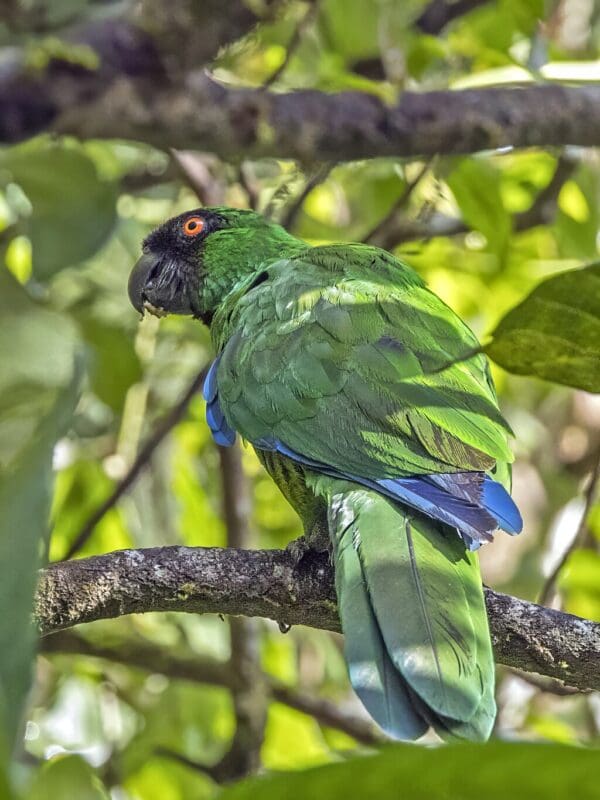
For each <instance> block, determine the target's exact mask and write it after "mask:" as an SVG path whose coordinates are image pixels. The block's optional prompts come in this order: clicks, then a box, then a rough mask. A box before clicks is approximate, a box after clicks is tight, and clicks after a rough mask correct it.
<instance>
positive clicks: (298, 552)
mask: <svg viewBox="0 0 600 800" xmlns="http://www.w3.org/2000/svg"><path fill="white" fill-rule="evenodd" d="M285 549H286V550H287V552H288V553H289V554H290V556H291V557H292V561H293V562H294V566H296V567H297V566H298V564H299V563H300V562H301V561H302V560H303V559H304V558H305V557H306V556H307V555H308V553H310V552H311V551H312V547H311V546H310V544H309V543H308V539H307V538H306V536H300V537H299V538H298V539H294V541H293V542H290V543H289V544H288V545H287V546H286V548H285Z"/></svg>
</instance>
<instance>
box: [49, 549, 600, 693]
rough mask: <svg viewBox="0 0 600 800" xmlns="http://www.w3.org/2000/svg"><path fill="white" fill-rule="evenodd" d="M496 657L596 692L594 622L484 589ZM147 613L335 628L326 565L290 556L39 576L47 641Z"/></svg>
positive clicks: (257, 554)
mask: <svg viewBox="0 0 600 800" xmlns="http://www.w3.org/2000/svg"><path fill="white" fill-rule="evenodd" d="M485 591H486V601H487V605H488V613H489V618H490V626H491V631H492V640H493V643H494V647H495V651H496V659H497V660H498V661H499V662H500V663H501V664H506V665H507V666H510V667H515V668H517V669H522V670H525V671H528V672H537V673H540V674H542V675H547V676H549V677H553V678H558V679H559V680H562V681H564V682H565V683H567V684H569V685H571V686H575V687H577V688H580V689H600V669H599V668H598V666H597V665H598V663H600V662H599V659H600V624H597V623H594V622H590V621H588V620H584V619H581V618H579V617H575V616H573V615H571V614H565V613H564V612H560V611H555V610H553V609H549V608H544V607H542V606H537V605H535V604H534V603H529V602H527V601H525V600H519V599H517V598H515V597H510V596H508V595H504V594H501V593H499V592H494V591H492V590H491V589H486V590H485ZM146 611H186V612H192V613H221V614H234V615H244V616H262V617H267V618H269V619H274V620H277V621H278V622H280V623H283V624H289V625H309V626H311V627H314V628H323V629H325V630H340V625H339V619H338V616H337V609H336V603H335V592H334V589H333V582H332V571H331V567H330V565H329V563H328V560H327V558H326V557H319V556H314V557H312V556H311V557H308V558H306V559H304V560H303V561H302V562H301V564H300V565H299V566H295V565H294V562H293V559H292V557H291V556H290V554H289V553H287V552H286V551H279V550H257V551H248V550H235V549H221V548H200V547H199V548H190V547H158V548H150V549H147V550H121V551H118V552H114V553H108V554H107V555H103V556H96V557H94V558H87V559H81V560H76V561H68V562H60V563H57V564H52V565H50V566H49V567H47V568H46V569H45V570H43V571H42V572H41V573H40V582H39V587H38V593H37V598H36V610H35V616H36V619H37V622H38V625H39V627H40V630H41V632H42V633H43V634H50V633H53V632H55V631H57V630H60V629H63V628H68V627H71V626H73V625H77V624H80V623H82V622H91V621H92V620H96V619H107V618H112V617H119V616H122V615H123V614H134V613H142V612H146Z"/></svg>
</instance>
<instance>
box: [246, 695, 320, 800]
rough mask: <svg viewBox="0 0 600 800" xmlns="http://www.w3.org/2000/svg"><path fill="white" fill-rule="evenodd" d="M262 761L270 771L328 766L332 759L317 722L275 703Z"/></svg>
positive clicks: (270, 716) (266, 733)
mask: <svg viewBox="0 0 600 800" xmlns="http://www.w3.org/2000/svg"><path fill="white" fill-rule="evenodd" d="M261 758H262V761H263V764H264V766H265V767H266V768H267V769H277V770H287V769H306V768H307V767H313V766H315V765H317V764H326V763H327V762H329V761H331V758H332V756H331V752H330V750H329V748H328V747H327V744H326V743H325V740H324V738H323V734H322V733H321V729H320V728H319V725H318V723H317V721H316V720H315V719H313V718H312V717H309V716H307V715H306V714H302V713H301V712H300V711H296V710H295V709H293V708H289V707H288V706H284V705H281V704H280V703H271V705H270V706H269V715H268V719H267V727H266V730H265V741H264V744H263V746H262V750H261ZM299 796H300V797H302V793H300V795H299Z"/></svg>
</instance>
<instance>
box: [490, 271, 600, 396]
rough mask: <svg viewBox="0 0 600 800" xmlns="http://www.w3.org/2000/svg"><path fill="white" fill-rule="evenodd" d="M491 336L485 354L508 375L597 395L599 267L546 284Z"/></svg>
mask: <svg viewBox="0 0 600 800" xmlns="http://www.w3.org/2000/svg"><path fill="white" fill-rule="evenodd" d="M492 336H493V339H492V342H491V343H490V344H488V345H487V347H486V352H487V354H488V355H489V356H490V358H492V359H493V360H494V361H495V362H496V363H497V364H500V366H501V367H503V368H504V369H506V370H508V371H509V372H514V373H516V374H517V375H535V376H536V377H538V378H544V379H545V380H549V381H554V382H555V383H564V384H566V385H567V386H574V387H575V388H577V389H584V390H585V391H588V392H600V366H599V353H600V264H592V265H591V266H588V267H584V268H583V269H577V270H570V271H568V272H563V273H561V274H560V275H555V276H554V277H552V278H549V279H548V280H546V281H544V282H543V283H541V284H540V285H539V286H538V287H537V288H536V289H534V290H533V292H532V293H531V294H530V295H529V296H528V297H526V298H525V300H523V302H522V303H520V304H519V305H518V306H517V307H516V308H513V309H512V311H509V313H508V314H507V315H506V316H505V317H504V318H503V319H502V320H501V321H500V324H499V325H498V327H497V328H496V330H495V331H494V332H493V334H492Z"/></svg>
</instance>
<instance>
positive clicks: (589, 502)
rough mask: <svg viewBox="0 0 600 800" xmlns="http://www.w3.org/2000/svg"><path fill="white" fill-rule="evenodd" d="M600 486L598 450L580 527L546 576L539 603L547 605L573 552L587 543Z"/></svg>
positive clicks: (599, 456) (599, 455)
mask: <svg viewBox="0 0 600 800" xmlns="http://www.w3.org/2000/svg"><path fill="white" fill-rule="evenodd" d="M599 487H600V451H599V452H598V456H597V458H596V463H595V465H594V469H593V470H592V475H591V477H590V482H589V484H588V486H587V489H586V491H585V494H584V498H585V500H584V507H583V514H582V516H581V521H580V523H579V527H578V528H577V533H576V534H575V537H574V539H573V541H572V542H571V544H570V545H569V546H568V547H567V549H566V550H565V552H564V553H563V554H562V556H561V558H560V560H559V561H558V563H557V564H556V566H555V567H554V569H553V570H552V572H551V573H550V575H548V577H547V578H546V581H545V583H544V585H543V587H542V590H541V592H540V594H539V599H538V603H541V604H542V605H545V604H546V603H547V602H548V600H549V598H550V597H551V595H552V594H553V593H554V588H555V586H556V582H557V580H558V577H559V575H560V573H561V571H562V569H563V567H564V566H565V564H566V563H567V561H568V560H569V558H570V556H571V554H572V553H573V552H574V551H575V550H577V548H578V547H581V546H582V545H584V544H585V542H586V539H587V538H588V536H589V535H590V530H589V527H588V520H589V516H590V512H591V510H592V508H593V506H594V503H595V500H596V494H597V492H598V489H599Z"/></svg>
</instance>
